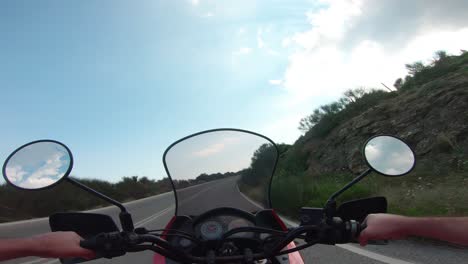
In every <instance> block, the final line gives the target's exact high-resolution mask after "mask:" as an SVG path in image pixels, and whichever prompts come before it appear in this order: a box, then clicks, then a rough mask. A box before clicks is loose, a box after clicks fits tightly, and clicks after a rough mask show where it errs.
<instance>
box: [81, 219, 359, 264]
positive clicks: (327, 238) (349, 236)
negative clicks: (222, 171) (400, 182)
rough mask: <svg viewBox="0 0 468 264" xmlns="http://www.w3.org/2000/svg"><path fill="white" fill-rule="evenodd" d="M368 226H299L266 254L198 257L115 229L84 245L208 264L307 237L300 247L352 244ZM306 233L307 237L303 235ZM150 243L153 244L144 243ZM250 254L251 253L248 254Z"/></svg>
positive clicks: (275, 251) (107, 252) (108, 254)
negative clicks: (318, 244)
mask: <svg viewBox="0 0 468 264" xmlns="http://www.w3.org/2000/svg"><path fill="white" fill-rule="evenodd" d="M364 228H366V225H365V223H363V224H360V223H359V222H357V221H353V220H351V221H346V222H343V221H341V219H335V220H334V221H333V222H332V223H331V224H324V225H318V226H299V227H297V228H293V229H291V230H289V232H287V233H286V236H285V237H284V239H282V240H281V241H279V242H278V243H277V244H276V245H275V246H274V247H273V248H272V249H271V250H269V251H265V252H262V253H251V254H244V255H238V256H214V254H213V257H210V258H211V259H208V258H209V257H208V256H207V257H196V256H192V255H190V254H187V253H186V252H184V251H182V250H180V249H178V248H177V247H174V246H172V245H170V244H169V242H167V241H166V240H163V239H161V238H159V237H157V236H155V235H151V234H136V233H131V232H113V233H101V234H99V235H97V236H95V237H92V238H90V239H86V240H82V241H81V242H80V246H81V247H83V248H86V249H90V250H93V251H95V252H96V253H97V254H98V255H100V256H102V257H105V258H113V257H118V256H122V255H124V254H125V253H126V252H136V251H143V250H152V251H154V252H156V253H158V254H161V255H164V256H166V257H168V258H171V259H174V260H179V261H182V262H192V263H206V262H207V261H216V262H230V261H239V260H246V257H248V258H249V259H250V258H253V259H254V260H259V259H264V258H269V257H274V256H278V255H282V254H286V253H291V252H293V251H296V250H287V252H286V251H285V252H284V253H283V252H281V251H282V250H283V249H284V248H285V247H286V246H287V245H288V244H289V243H290V242H291V241H293V240H294V239H296V238H304V239H305V241H306V242H307V243H308V244H307V245H306V246H302V247H301V246H300V247H298V248H297V250H300V249H303V248H305V247H307V246H312V245H313V244H316V243H321V244H331V245H334V244H339V243H349V242H353V241H355V240H356V239H357V237H358V236H359V234H360V232H361V231H362V230H364ZM304 233H306V235H305V236H303V234H304ZM145 242H150V243H152V245H142V243H145ZM247 255H248V256H247Z"/></svg>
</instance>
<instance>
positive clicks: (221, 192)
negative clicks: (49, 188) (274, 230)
mask: <svg viewBox="0 0 468 264" xmlns="http://www.w3.org/2000/svg"><path fill="white" fill-rule="evenodd" d="M179 192H180V195H179V212H183V213H187V214H190V213H193V214H198V213H199V212H200V210H202V209H203V210H205V209H211V208H209V207H208V205H209V204H212V205H214V206H229V205H231V206H237V205H240V206H241V207H242V209H246V210H252V211H253V210H258V207H257V206H256V205H255V204H254V202H252V201H249V199H248V198H247V197H245V196H244V195H242V194H241V193H240V192H239V191H238V189H237V186H236V183H235V179H225V180H219V181H215V182H209V183H206V184H201V185H197V186H193V187H190V188H186V189H184V190H180V191H179ZM125 205H126V207H127V209H128V210H129V212H131V214H132V216H133V219H134V223H135V226H137V227H138V226H144V227H146V228H148V229H159V228H164V227H165V225H166V224H167V222H168V221H169V220H170V218H171V217H172V215H173V214H174V211H175V210H174V209H175V208H174V197H173V194H172V192H170V193H165V194H161V195H157V196H153V197H149V198H145V199H142V200H138V201H133V202H130V203H126V204H125ZM64 209H65V208H64ZM93 211H94V212H98V213H103V214H107V215H110V216H112V217H113V218H114V221H116V223H119V222H118V218H117V215H118V212H119V211H118V209H117V208H115V207H106V208H102V209H96V210H93ZM289 224H291V225H294V223H290V222H289ZM48 231H50V229H49V225H48V219H35V220H29V221H20V222H14V223H7V224H0V238H8V237H12V238H13V237H26V236H31V235H35V234H40V233H44V232H48ZM301 253H302V255H303V257H304V261H305V263H318V264H320V263H363V264H367V263H378V264H380V263H392V264H408V263H430V264H436V263H449V264H450V263H454V264H455V263H468V250H466V249H460V248H450V247H447V246H440V245H432V244H426V245H421V244H420V243H415V242H406V241H405V242H395V243H391V244H389V245H387V246H368V247H366V248H361V247H359V246H356V245H343V246H339V247H337V246H325V245H317V246H313V247H311V248H308V249H305V250H303V251H301ZM152 256H153V253H152V252H139V253H128V254H126V255H125V256H122V257H119V258H114V259H111V260H107V259H99V260H94V261H90V262H87V263H152ZM3 263H5V264H20V263H21V264H45V263H47V264H51V263H59V261H58V260H55V259H39V258H22V259H16V260H11V261H5V262H3Z"/></svg>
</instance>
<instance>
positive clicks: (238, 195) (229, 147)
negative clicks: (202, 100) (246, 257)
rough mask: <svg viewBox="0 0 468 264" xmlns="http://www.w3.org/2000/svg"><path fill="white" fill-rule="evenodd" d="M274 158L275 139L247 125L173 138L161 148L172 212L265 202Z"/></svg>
mask: <svg viewBox="0 0 468 264" xmlns="http://www.w3.org/2000/svg"><path fill="white" fill-rule="evenodd" d="M277 159H278V151H277V148H276V145H274V142H273V141H271V140H269V139H267V138H266V137H264V136H261V135H258V134H254V133H251V132H248V131H242V130H232V129H221V130H211V131H205V132H201V133H198V134H194V135H192V136H189V137H186V138H184V139H182V140H180V141H177V142H176V143H174V144H173V145H171V146H170V147H169V148H168V149H167V150H166V152H165V154H164V166H165V168H166V172H167V174H168V176H169V178H170V179H171V180H172V184H173V186H174V194H175V195H176V202H177V210H176V214H177V215H200V214H202V213H204V212H206V211H209V210H211V209H214V208H219V207H234V208H238V209H241V210H244V211H248V212H253V211H258V210H259V209H262V208H265V207H269V204H270V203H269V196H268V189H269V184H270V179H271V177H272V175H273V173H274V169H275V166H276V162H277Z"/></svg>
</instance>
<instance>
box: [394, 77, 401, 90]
mask: <svg viewBox="0 0 468 264" xmlns="http://www.w3.org/2000/svg"><path fill="white" fill-rule="evenodd" d="M402 86H403V79H401V78H398V79H396V80H395V83H394V84H393V87H395V88H396V89H397V90H400V88H401V87H402Z"/></svg>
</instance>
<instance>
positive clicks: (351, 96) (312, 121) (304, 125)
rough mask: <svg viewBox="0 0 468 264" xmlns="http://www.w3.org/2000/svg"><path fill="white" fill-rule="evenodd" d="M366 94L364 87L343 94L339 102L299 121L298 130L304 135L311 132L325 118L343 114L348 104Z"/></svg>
mask: <svg viewBox="0 0 468 264" xmlns="http://www.w3.org/2000/svg"><path fill="white" fill-rule="evenodd" d="M366 93H367V92H366V90H365V89H364V88H362V87H359V88H355V89H349V90H346V91H345V92H344V94H343V95H344V96H343V97H341V98H340V99H339V100H338V101H336V102H332V103H330V104H326V105H322V106H320V107H319V108H317V109H315V110H314V111H313V112H312V114H310V115H308V116H306V117H304V118H302V119H301V121H299V127H298V129H299V130H300V131H302V132H304V133H305V132H307V131H309V130H310V129H311V128H313V127H314V126H315V125H316V124H318V123H319V122H320V121H322V119H323V118H324V117H330V116H333V115H335V114H337V113H339V112H341V111H342V110H343V109H345V108H346V106H347V105H348V104H351V103H355V102H356V101H358V100H359V99H360V98H362V97H363V96H364V95H365V94H366Z"/></svg>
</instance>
